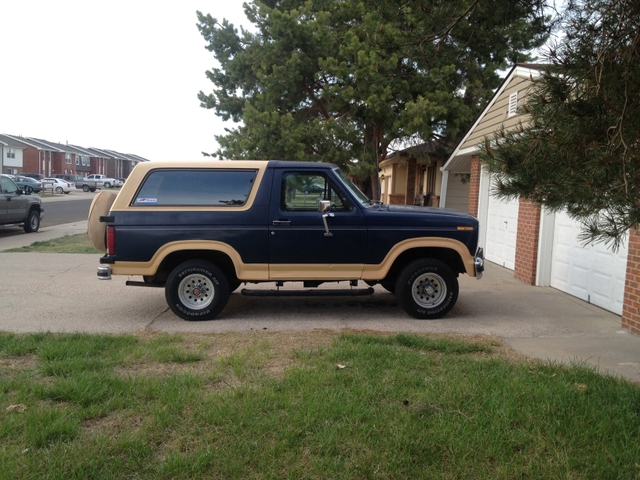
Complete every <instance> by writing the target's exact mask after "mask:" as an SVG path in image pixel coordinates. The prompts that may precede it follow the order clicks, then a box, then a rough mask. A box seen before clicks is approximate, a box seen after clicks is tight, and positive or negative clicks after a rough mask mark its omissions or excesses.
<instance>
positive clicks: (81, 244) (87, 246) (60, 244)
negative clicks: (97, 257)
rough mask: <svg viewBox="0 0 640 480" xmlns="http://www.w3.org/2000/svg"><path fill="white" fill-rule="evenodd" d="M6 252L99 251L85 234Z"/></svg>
mask: <svg viewBox="0 0 640 480" xmlns="http://www.w3.org/2000/svg"><path fill="white" fill-rule="evenodd" d="M6 251H7V252H18V253H19V252H23V253H24V252H41V253H98V254H101V252H100V251H98V250H96V249H95V248H93V245H91V243H90V242H89V236H88V235H87V234H86V233H80V234H77V235H65V236H64V237H60V238H55V239H53V240H47V241H44V242H34V243H32V244H31V245H29V246H27V247H19V248H12V249H10V250H6Z"/></svg>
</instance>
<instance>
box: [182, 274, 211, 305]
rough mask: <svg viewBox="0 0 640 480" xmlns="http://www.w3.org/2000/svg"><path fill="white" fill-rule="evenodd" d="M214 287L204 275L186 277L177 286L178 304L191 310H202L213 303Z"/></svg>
mask: <svg viewBox="0 0 640 480" xmlns="http://www.w3.org/2000/svg"><path fill="white" fill-rule="evenodd" d="M214 296H215V287H214V286H213V282H212V281H211V280H209V279H208V278H207V277H205V276H204V275H200V274H193V275H187V276H186V277H184V278H183V279H182V281H181V282H180V285H179V286H178V297H179V298H180V302H182V304H183V305H184V306H185V307H187V308H190V309H191V310H202V309H203V308H207V307H208V306H209V305H211V302H213V298H214Z"/></svg>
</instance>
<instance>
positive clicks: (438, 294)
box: [396, 258, 458, 320]
mask: <svg viewBox="0 0 640 480" xmlns="http://www.w3.org/2000/svg"><path fill="white" fill-rule="evenodd" d="M396 296H397V298H398V303H399V304H400V306H401V307H402V309H403V310H404V311H405V312H407V313H408V314H409V315H411V316H412V317H415V318H419V319H421V320H433V319H436V318H440V317H442V316H443V315H446V314H447V313H449V311H450V310H451V309H452V308H453V306H454V305H455V304H456V301H457V300H458V279H457V278H456V275H455V274H454V273H453V271H452V270H451V268H449V266H448V265H447V264H446V263H443V262H441V261H439V260H434V259H432V258H422V259H419V260H415V261H413V262H411V263H410V264H409V265H407V266H406V267H405V268H404V269H403V270H402V272H401V273H400V275H399V276H398V280H397V282H396Z"/></svg>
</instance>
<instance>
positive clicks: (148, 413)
mask: <svg viewBox="0 0 640 480" xmlns="http://www.w3.org/2000/svg"><path fill="white" fill-rule="evenodd" d="M0 399H1V402H0V403H1V405H0V445H1V446H0V448H1V450H2V455H0V478H3V479H4V478H7V479H10V478H11V479H13V478H34V479H35V478H38V479H39V478H60V479H68V478H82V479H85V478H150V479H151V478H153V479H157V478H225V479H233V478H239V479H240V478H241V479H245V478H258V479H263V478H264V479H267V478H269V479H271V478H273V479H282V478H291V479H300V478H308V479H315V478H317V479H326V478H335V479H362V478H384V479H389V478H397V479H400V478H435V479H459V478H465V479H466V478H472V479H475V478H486V479H514V478H531V479H542V478H544V479H554V478H558V479H583V478H584V479H587V478H588V479H608V478H624V479H633V478H640V441H639V440H640V388H639V387H638V386H637V385H634V384H631V383H628V382H626V381H623V380H619V379H614V378H612V377H609V376H603V375H599V374H597V373H596V372H594V371H593V369H590V368H586V367H584V366H579V365H578V366H573V367H561V366H558V365H550V364H547V363H542V362H537V361H530V360H527V359H523V358H520V357H515V356H514V355H513V354H512V353H510V352H509V350H508V349H506V348H504V347H502V346H501V345H500V344H499V343H498V342H497V341H495V340H492V339H488V338H486V337H474V338H470V337H469V338H467V337H452V336H426V335H407V334H400V335H374V334H363V333H349V334H338V333H332V332H312V333H299V334H294V333H267V332H261V333H256V334H234V333H230V334H224V335H214V334H211V335H195V334H189V335H186V334H185V335H167V334H157V335H156V334H140V335H123V336H110V335H89V334H64V335H54V334H51V333H39V334H28V335H16V334H8V333H5V334H0Z"/></svg>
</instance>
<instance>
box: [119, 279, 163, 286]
mask: <svg viewBox="0 0 640 480" xmlns="http://www.w3.org/2000/svg"><path fill="white" fill-rule="evenodd" d="M124 284H125V285H127V286H129V287H152V288H164V283H147V282H135V281H133V280H127V281H126V282H124Z"/></svg>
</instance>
